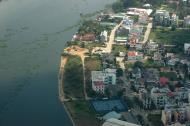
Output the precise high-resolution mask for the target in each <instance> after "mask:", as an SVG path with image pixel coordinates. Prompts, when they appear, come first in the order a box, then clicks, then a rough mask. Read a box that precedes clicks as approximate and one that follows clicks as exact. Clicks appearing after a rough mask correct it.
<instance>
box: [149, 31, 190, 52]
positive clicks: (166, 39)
mask: <svg viewBox="0 0 190 126" xmlns="http://www.w3.org/2000/svg"><path fill="white" fill-rule="evenodd" d="M149 39H150V40H153V41H156V42H159V43H164V44H174V45H177V46H176V48H175V50H174V51H175V52H181V51H183V45H184V43H190V29H186V30H184V29H176V30H175V31H171V29H170V28H157V29H154V30H152V31H151V34H150V37H149Z"/></svg>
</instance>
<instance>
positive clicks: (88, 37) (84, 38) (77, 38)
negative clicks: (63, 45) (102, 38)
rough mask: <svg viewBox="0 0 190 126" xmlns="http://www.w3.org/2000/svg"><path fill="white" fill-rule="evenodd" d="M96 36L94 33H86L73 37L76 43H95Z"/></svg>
mask: <svg viewBox="0 0 190 126" xmlns="http://www.w3.org/2000/svg"><path fill="white" fill-rule="evenodd" d="M95 39H96V36H95V34H93V33H86V34H84V35H79V34H76V35H74V36H73V40H74V41H95Z"/></svg>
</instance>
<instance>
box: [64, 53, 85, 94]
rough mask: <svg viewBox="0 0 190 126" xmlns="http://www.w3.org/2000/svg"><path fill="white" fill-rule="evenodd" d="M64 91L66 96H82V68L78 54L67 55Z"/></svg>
mask: <svg viewBox="0 0 190 126" xmlns="http://www.w3.org/2000/svg"><path fill="white" fill-rule="evenodd" d="M64 92H65V94H66V97H74V98H83V68H82V61H81V59H80V57H78V56H69V58H68V62H67V63H66V65H65V73H64Z"/></svg>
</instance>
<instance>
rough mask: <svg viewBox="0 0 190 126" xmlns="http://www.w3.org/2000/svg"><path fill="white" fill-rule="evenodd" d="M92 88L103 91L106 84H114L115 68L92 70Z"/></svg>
mask: <svg viewBox="0 0 190 126" xmlns="http://www.w3.org/2000/svg"><path fill="white" fill-rule="evenodd" d="M91 79H92V89H93V90H94V91H96V92H99V93H104V90H105V86H106V85H115V84H116V69H105V70H104V71H92V72H91Z"/></svg>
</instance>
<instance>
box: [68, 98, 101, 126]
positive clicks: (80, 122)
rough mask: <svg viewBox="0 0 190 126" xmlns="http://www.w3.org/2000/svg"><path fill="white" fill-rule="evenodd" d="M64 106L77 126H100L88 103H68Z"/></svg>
mask: <svg viewBox="0 0 190 126" xmlns="http://www.w3.org/2000/svg"><path fill="white" fill-rule="evenodd" d="M66 106H67V108H68V110H69V112H70V114H71V116H72V118H73V120H74V122H75V124H76V125H77V126H101V122H100V121H99V120H98V119H96V113H95V111H94V109H93V108H92V107H91V106H90V103H89V102H88V101H70V102H66Z"/></svg>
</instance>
